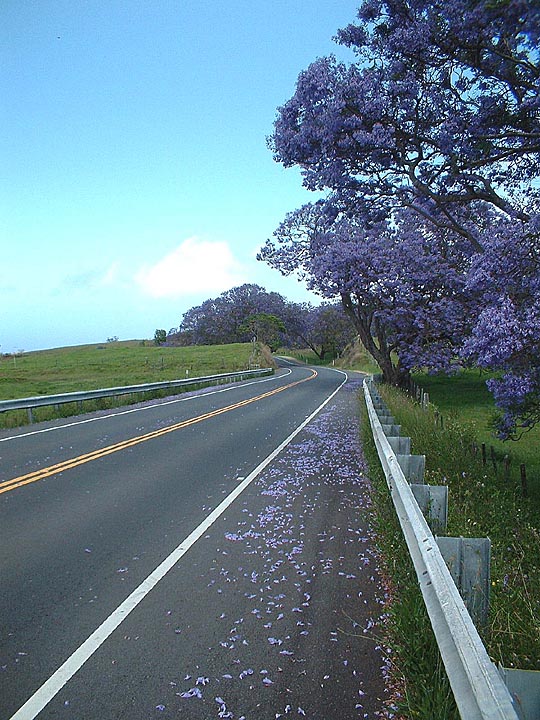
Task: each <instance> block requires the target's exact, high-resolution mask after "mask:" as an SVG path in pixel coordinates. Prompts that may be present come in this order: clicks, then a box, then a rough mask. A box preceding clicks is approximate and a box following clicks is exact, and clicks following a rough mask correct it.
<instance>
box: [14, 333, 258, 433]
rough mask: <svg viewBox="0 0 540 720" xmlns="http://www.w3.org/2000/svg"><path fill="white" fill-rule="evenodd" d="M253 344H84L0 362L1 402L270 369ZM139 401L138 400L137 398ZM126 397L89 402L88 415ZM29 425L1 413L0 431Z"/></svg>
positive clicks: (40, 412)
mask: <svg viewBox="0 0 540 720" xmlns="http://www.w3.org/2000/svg"><path fill="white" fill-rule="evenodd" d="M252 353H253V346H252V345H251V344H250V343H245V344H232V345H204V346H203V345H197V346H190V347H157V346H155V345H153V344H152V343H150V341H137V340H133V341H126V342H113V343H105V344H102V345H80V346H76V347H66V348H56V349H53V350H42V351H39V352H29V353H26V354H24V355H22V356H10V357H6V356H4V357H0V400H9V399H13V398H24V397H33V396H36V395H52V394H57V393H66V392H75V391H77V390H94V389H98V388H107V387H119V386H125V385H137V384H141V383H149V382H159V381H163V380H180V379H185V378H187V377H201V376H205V375H216V374H220V373H228V372H235V371H238V370H245V369H246V368H247V367H248V366H249V364H250V361H251V362H256V363H257V364H259V365H260V366H261V367H268V361H267V360H268V359H267V358H264V357H263V355H262V354H261V353H260V351H258V352H257V356H256V357H253V355H252ZM139 399H140V398H139ZM132 401H133V399H130V398H128V397H127V396H124V397H123V399H122V398H115V399H105V398H104V399H102V400H99V401H93V402H92V403H88V404H87V403H85V410H87V411H89V410H95V409H102V408H103V409H104V408H106V407H111V405H112V403H113V402H114V405H120V404H127V403H129V402H132ZM77 411H78V409H77V407H76V406H75V405H71V404H70V405H62V406H60V408H59V410H58V411H55V410H54V409H53V408H39V409H36V410H35V411H34V416H35V418H36V420H45V419H50V418H51V417H58V415H61V416H66V415H69V414H72V413H73V412H77ZM25 422H27V415H26V412H25V411H16V412H15V411H14V412H9V413H2V414H0V426H2V427H13V426H16V425H20V424H24V423H25Z"/></svg>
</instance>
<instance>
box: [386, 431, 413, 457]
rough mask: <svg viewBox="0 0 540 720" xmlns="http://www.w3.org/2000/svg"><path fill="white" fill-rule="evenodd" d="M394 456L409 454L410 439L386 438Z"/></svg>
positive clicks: (398, 436)
mask: <svg viewBox="0 0 540 720" xmlns="http://www.w3.org/2000/svg"><path fill="white" fill-rule="evenodd" d="M386 439H387V440H388V443H389V445H390V447H391V448H392V450H393V451H394V454H395V455H409V454H410V452H411V438H410V437H401V435H396V436H392V435H390V437H387V438H386Z"/></svg>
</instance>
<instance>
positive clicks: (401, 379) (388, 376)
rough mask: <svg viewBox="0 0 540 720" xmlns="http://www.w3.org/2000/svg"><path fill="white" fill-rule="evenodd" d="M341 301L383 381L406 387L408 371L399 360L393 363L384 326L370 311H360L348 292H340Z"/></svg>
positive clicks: (408, 377) (408, 376)
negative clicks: (375, 319) (377, 367)
mask: <svg viewBox="0 0 540 720" xmlns="http://www.w3.org/2000/svg"><path fill="white" fill-rule="evenodd" d="M341 301H342V303H343V309H344V310H345V313H346V314H347V316H348V317H349V318H350V319H351V320H352V322H353V325H354V327H355V329H356V331H357V332H358V335H359V336H360V341H361V343H362V345H363V346H364V347H365V349H366V350H367V351H368V353H369V354H370V355H371V356H372V357H373V359H374V360H375V362H376V363H377V365H378V366H379V367H380V368H381V372H382V376H383V382H385V383H387V384H388V385H397V386H400V387H406V386H407V385H408V383H409V379H410V372H409V371H408V370H406V369H405V368H403V367H401V365H400V362H399V360H398V362H397V364H394V362H393V360H392V350H391V348H390V347H389V346H388V342H387V338H386V332H385V329H384V327H383V326H382V325H381V324H380V323H379V322H377V321H374V320H373V314H372V313H370V312H367V311H366V312H365V313H362V308H361V307H360V306H359V305H358V304H357V305H356V306H355V304H354V302H353V300H352V298H351V296H350V294H349V293H342V295H341Z"/></svg>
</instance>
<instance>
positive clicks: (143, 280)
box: [135, 237, 246, 298]
mask: <svg viewBox="0 0 540 720" xmlns="http://www.w3.org/2000/svg"><path fill="white" fill-rule="evenodd" d="M135 279H136V281H137V283H138V284H139V285H140V287H141V288H142V289H143V291H144V292H145V293H146V294H147V295H150V296H151V297H156V298H163V297H180V296H182V295H193V294H199V293H210V294H212V293H221V292H223V291H224V290H228V289H229V288H231V287H234V286H235V285H242V284H243V283H244V282H246V279H245V277H244V276H243V272H242V268H241V266H240V263H238V261H237V260H236V259H235V258H234V256H233V254H232V252H231V249H230V247H229V245H228V244H227V243H226V242H211V241H208V240H200V239H199V238H197V237H191V238H188V239H187V240H184V242H182V243H181V244H180V245H179V246H178V247H177V248H176V249H175V250H173V251H172V252H170V253H169V254H168V255H166V256H165V257H164V258H162V259H161V260H159V261H158V262H157V263H155V264H154V265H152V266H150V267H144V268H142V269H141V270H140V271H139V272H138V273H137V275H136V276H135Z"/></svg>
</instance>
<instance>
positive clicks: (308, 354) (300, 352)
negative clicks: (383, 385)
mask: <svg viewBox="0 0 540 720" xmlns="http://www.w3.org/2000/svg"><path fill="white" fill-rule="evenodd" d="M277 355H286V356H288V357H292V358H295V359H296V360H299V361H300V362H304V363H307V364H308V365H325V366H328V367H337V368H346V369H347V370H358V371H360V372H365V373H367V374H368V375H371V374H376V373H378V372H380V369H379V366H378V365H377V364H376V363H375V361H374V360H373V358H372V357H371V355H369V353H368V352H367V351H366V350H364V348H363V347H362V346H361V345H359V344H355V345H354V346H353V347H350V348H347V350H345V352H344V353H343V354H342V356H341V357H339V358H336V360H335V361H333V360H332V359H330V357H329V356H328V357H326V358H325V359H324V360H320V359H319V358H318V357H317V355H316V354H315V353H314V352H313V350H311V348H301V349H297V348H295V349H292V350H291V349H290V348H285V349H284V348H280V349H279V350H278V352H277Z"/></svg>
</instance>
